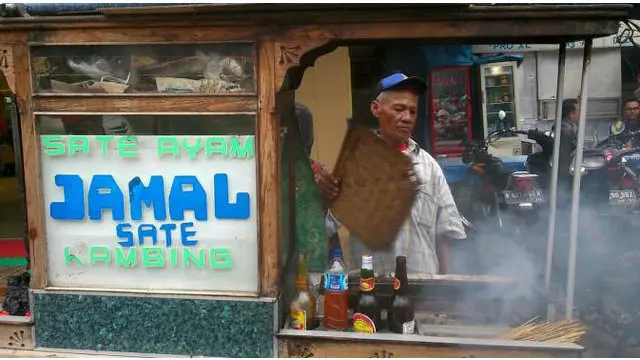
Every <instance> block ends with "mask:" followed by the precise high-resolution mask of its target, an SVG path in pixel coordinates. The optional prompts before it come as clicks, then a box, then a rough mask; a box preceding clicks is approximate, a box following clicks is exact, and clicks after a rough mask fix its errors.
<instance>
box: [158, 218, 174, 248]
mask: <svg viewBox="0 0 640 360" xmlns="http://www.w3.org/2000/svg"><path fill="white" fill-rule="evenodd" d="M175 229H176V224H163V225H161V226H160V230H162V231H164V234H165V238H166V239H167V247H171V244H172V243H173V239H172V237H171V236H172V235H171V232H172V231H173V230H175Z"/></svg>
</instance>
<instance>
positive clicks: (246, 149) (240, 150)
mask: <svg viewBox="0 0 640 360" xmlns="http://www.w3.org/2000/svg"><path fill="white" fill-rule="evenodd" d="M231 157H237V158H240V159H245V158H249V159H250V158H252V157H253V136H248V137H247V138H246V140H245V141H244V145H241V144H240V142H239V141H238V137H237V136H234V137H232V138H231Z"/></svg>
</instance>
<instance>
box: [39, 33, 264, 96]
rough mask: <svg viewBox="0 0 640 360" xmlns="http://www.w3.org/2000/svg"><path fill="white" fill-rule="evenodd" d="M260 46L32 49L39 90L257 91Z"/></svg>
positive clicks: (98, 91)
mask: <svg viewBox="0 0 640 360" xmlns="http://www.w3.org/2000/svg"><path fill="white" fill-rule="evenodd" d="M254 59H255V51H254V45H253V44H250V43H247V44H215V45H211V44H208V45H123V46H120V45H118V46H116V45H101V46H95V45H87V46H84V45H83V46H78V45H68V46H36V47H32V48H31V64H32V73H33V74H34V75H33V76H34V89H35V92H36V93H67V94H75V93H98V94H105V93H106V94H149V93H163V94H176V93H190V94H229V93H231V94H233V93H242V94H247V93H250V94H253V93H255V71H254Z"/></svg>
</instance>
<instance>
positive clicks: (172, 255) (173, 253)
mask: <svg viewBox="0 0 640 360" xmlns="http://www.w3.org/2000/svg"><path fill="white" fill-rule="evenodd" d="M169 263H171V267H177V266H178V249H177V248H171V249H169Z"/></svg>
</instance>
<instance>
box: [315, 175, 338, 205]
mask: <svg viewBox="0 0 640 360" xmlns="http://www.w3.org/2000/svg"><path fill="white" fill-rule="evenodd" d="M318 187H319V188H320V194H321V195H322V199H323V200H324V201H325V203H326V204H327V205H331V203H332V202H333V200H335V198H336V197H338V194H339V193H340V181H339V180H337V179H336V178H335V177H333V175H331V174H329V173H324V174H322V175H321V176H320V179H318Z"/></svg>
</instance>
